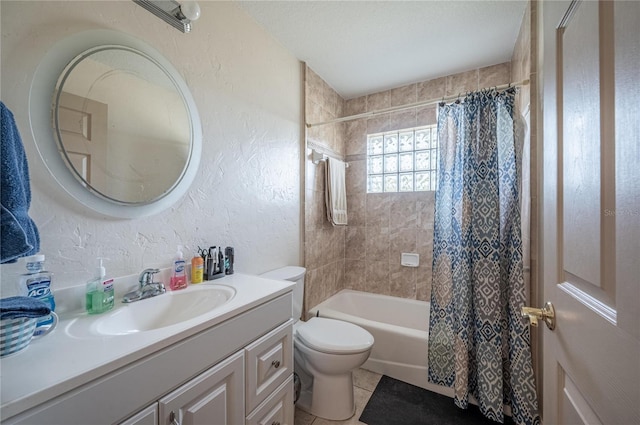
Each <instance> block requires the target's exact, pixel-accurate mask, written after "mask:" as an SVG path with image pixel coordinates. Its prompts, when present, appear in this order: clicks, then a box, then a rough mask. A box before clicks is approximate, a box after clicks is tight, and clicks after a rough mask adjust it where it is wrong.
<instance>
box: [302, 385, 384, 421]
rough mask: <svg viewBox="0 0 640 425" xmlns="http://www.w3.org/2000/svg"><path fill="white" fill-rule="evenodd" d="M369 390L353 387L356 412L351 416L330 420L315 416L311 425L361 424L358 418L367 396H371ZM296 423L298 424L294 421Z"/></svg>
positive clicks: (365, 403)
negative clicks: (339, 419)
mask: <svg viewBox="0 0 640 425" xmlns="http://www.w3.org/2000/svg"><path fill="white" fill-rule="evenodd" d="M371 394H372V392H371V391H367V390H364V389H362V388H358V387H355V388H354V396H355V402H356V413H355V415H353V416H352V417H350V418H349V419H347V420H344V421H330V420H328V419H323V418H316V420H315V421H313V425H362V422H360V421H359V420H358V418H360V415H361V414H362V411H363V410H364V407H365V406H366V405H367V402H368V401H369V398H371ZM296 425H298V424H297V423H296Z"/></svg>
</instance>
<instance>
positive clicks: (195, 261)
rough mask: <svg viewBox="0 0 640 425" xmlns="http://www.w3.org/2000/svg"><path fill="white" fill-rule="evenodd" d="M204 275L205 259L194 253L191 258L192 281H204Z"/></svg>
mask: <svg viewBox="0 0 640 425" xmlns="http://www.w3.org/2000/svg"><path fill="white" fill-rule="evenodd" d="M203 277H204V259H203V258H202V257H201V256H199V255H194V256H193V258H192V259H191V283H202V279H203Z"/></svg>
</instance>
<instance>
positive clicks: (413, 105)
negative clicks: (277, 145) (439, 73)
mask: <svg viewBox="0 0 640 425" xmlns="http://www.w3.org/2000/svg"><path fill="white" fill-rule="evenodd" d="M527 84H529V80H522V81H519V82H517V83H509V84H502V85H500V86H494V87H487V89H491V88H493V89H496V90H504V89H508V88H509V87H520V86H526V85H527ZM482 90H486V89H482ZM462 94H463V93H459V94H457V95H452V96H444V97H440V98H437V99H430V100H423V101H422V102H415V103H409V104H406V105H400V106H392V107H390V108H383V109H378V110H376V111H371V112H363V113H361V114H355V115H349V116H347V117H340V118H334V119H332V120H329V121H322V122H316V123H307V124H306V126H307V128H311V127H318V126H321V125H327V124H335V123H339V122H345V121H353V120H357V119H360V118H370V117H374V116H376V115H382V114H388V113H389V112H397V111H405V110H407V109H413V108H419V107H421V106H428V105H435V104H437V103H440V102H449V101H452V100H456V99H459V98H460V96H461V95H462ZM464 94H466V92H465V93H464Z"/></svg>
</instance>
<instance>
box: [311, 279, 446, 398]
mask: <svg viewBox="0 0 640 425" xmlns="http://www.w3.org/2000/svg"><path fill="white" fill-rule="evenodd" d="M309 316H310V317H312V316H320V317H327V318H331V319H338V320H344V321H347V322H351V323H355V324H356V325H358V326H361V327H363V328H364V329H366V330H367V331H369V332H370V333H371V334H372V335H373V338H374V340H375V341H374V344H373V349H372V350H371V355H370V356H369V359H368V360H367V362H366V363H365V364H364V365H363V366H362V368H363V369H367V370H370V371H372V372H376V373H380V374H384V375H387V376H390V377H392V378H395V379H399V380H401V381H404V382H408V383H410V384H413V385H416V386H418V387H422V388H425V389H427V390H430V391H434V392H437V393H439V394H443V395H447V396H449V397H453V389H452V388H448V387H443V386H440V385H435V384H431V383H429V382H428V381H427V340H428V337H429V303H428V302H426V301H417V300H409V299H405V298H398V297H390V296H387V295H379V294H371V293H368V292H360V291H352V290H350V289H344V290H342V291H340V292H338V293H337V294H335V295H333V296H332V297H330V298H329V299H327V300H325V301H323V302H322V303H320V304H318V305H317V306H315V307H313V308H312V309H310V310H309Z"/></svg>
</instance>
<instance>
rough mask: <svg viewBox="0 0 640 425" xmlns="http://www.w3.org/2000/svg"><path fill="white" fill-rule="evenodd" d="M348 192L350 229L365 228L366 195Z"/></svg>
mask: <svg viewBox="0 0 640 425" xmlns="http://www.w3.org/2000/svg"><path fill="white" fill-rule="evenodd" d="M350 193H353V192H349V190H347V221H348V222H349V227H352V226H353V227H359V226H365V225H366V224H367V221H366V215H365V197H366V195H365V194H364V193H353V194H350Z"/></svg>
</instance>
